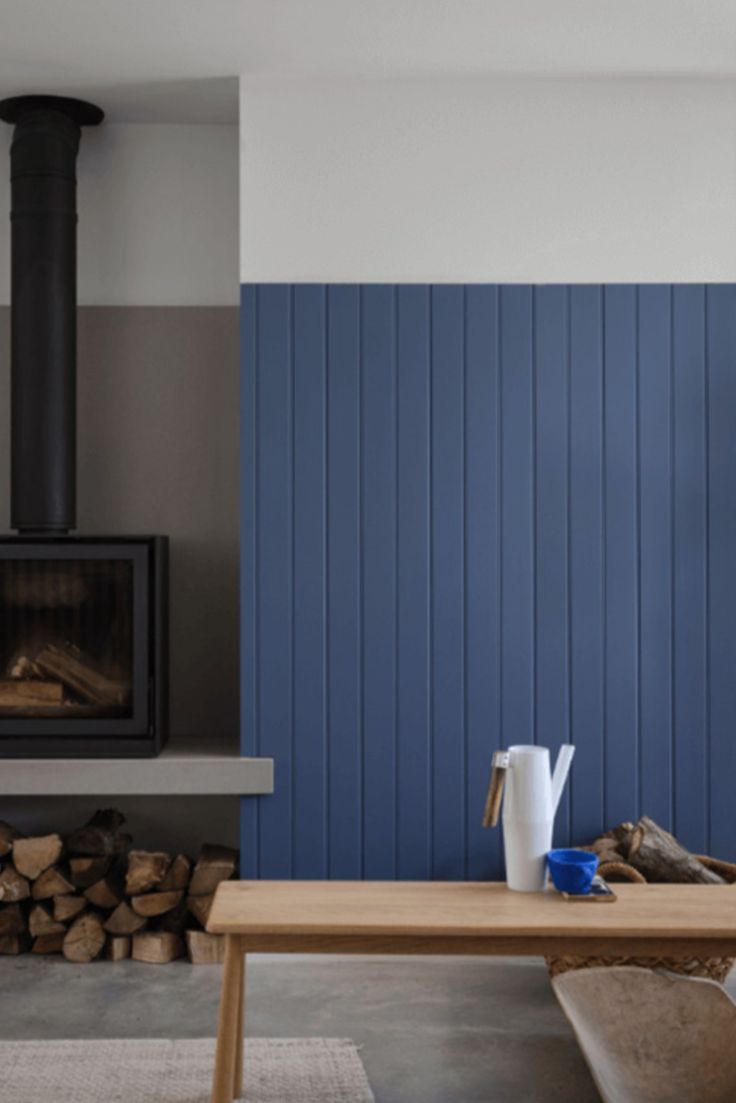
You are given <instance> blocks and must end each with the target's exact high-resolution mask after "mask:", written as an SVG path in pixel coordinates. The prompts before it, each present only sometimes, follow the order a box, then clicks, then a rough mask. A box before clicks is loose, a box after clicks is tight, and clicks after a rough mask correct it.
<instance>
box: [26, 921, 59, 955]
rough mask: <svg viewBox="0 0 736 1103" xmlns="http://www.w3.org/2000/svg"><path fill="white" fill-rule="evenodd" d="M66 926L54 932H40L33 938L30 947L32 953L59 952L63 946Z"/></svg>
mask: <svg viewBox="0 0 736 1103" xmlns="http://www.w3.org/2000/svg"><path fill="white" fill-rule="evenodd" d="M65 938H66V927H62V929H61V930H60V931H57V932H56V934H41V935H39V936H38V938H36V939H34V942H33V946H32V947H31V953H32V954H60V953H61V952H62V950H63V948H64V939H65Z"/></svg>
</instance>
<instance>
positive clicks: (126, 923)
mask: <svg viewBox="0 0 736 1103" xmlns="http://www.w3.org/2000/svg"><path fill="white" fill-rule="evenodd" d="M145 925H146V921H145V919H144V918H143V916H141V915H136V914H135V912H134V911H133V909H132V908H131V907H130V906H129V905H128V904H126V902H125V901H123V902H122V904H118V906H117V908H116V909H115V911H114V912H113V913H112V915H109V916H108V917H107V919H106V920H105V930H106V931H107V932H108V933H109V934H133V933H134V932H135V931H139V930H140V929H141V927H145Z"/></svg>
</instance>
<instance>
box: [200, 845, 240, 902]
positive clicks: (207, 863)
mask: <svg viewBox="0 0 736 1103" xmlns="http://www.w3.org/2000/svg"><path fill="white" fill-rule="evenodd" d="M237 864H238V852H237V850H233V849H232V848H231V847H229V846H212V845H211V844H209V843H207V844H205V845H204V846H203V847H202V849H201V850H200V852H199V857H198V858H197V864H196V865H195V867H194V872H193V873H192V879H191V881H190V882H189V895H190V896H209V894H210V893H212V892H214V891H215V889H216V888H217V886H218V885H219V884H220V882H221V881H227V880H229V879H230V877H232V875H233V873H234V872H235V867H236V866H237Z"/></svg>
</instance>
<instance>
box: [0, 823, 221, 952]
mask: <svg viewBox="0 0 736 1103" xmlns="http://www.w3.org/2000/svg"><path fill="white" fill-rule="evenodd" d="M124 823H125V817H124V816H123V815H122V813H120V812H118V811H117V810H116V809H103V810H101V811H98V812H96V813H95V814H94V816H92V818H91V819H90V820H89V821H88V822H87V823H86V824H85V825H84V826H83V827H80V828H78V829H77V830H76V831H73V832H72V833H71V834H70V835H68V836H67V837H66V838H65V839H62V838H61V836H60V835H58V834H52V835H43V836H35V837H31V838H23V837H22V836H21V835H20V834H19V832H17V831H15V830H14V829H13V828H12V827H11V826H10V825H9V824H5V823H2V822H0V843H1V844H2V845H1V846H0V954H19V953H23V952H25V951H28V950H30V951H31V952H33V953H37V954H63V955H64V957H66V958H67V959H68V960H69V961H74V962H77V963H87V962H91V961H94V960H96V959H99V958H102V957H105V958H107V959H109V960H112V961H119V960H121V959H123V958H126V957H132V958H133V959H134V960H136V961H144V962H150V963H157V964H163V963H166V962H169V961H173V960H175V959H176V958H179V957H182V956H184V954H185V953H186V954H187V955H188V957H189V960H190V961H191V962H192V963H193V964H195V965H199V964H212V963H215V962H220V961H222V960H223V952H224V946H223V941H222V939H221V937H220V936H218V935H211V934H209V933H208V932H207V931H206V930H205V929H204V928H205V926H206V923H207V918H208V916H209V911H210V908H211V906H212V900H213V897H214V892H215V889H216V888H217V885H218V884H219V883H220V882H221V881H226V880H228V879H230V878H231V877H232V876H233V875H234V874H235V871H236V868H237V862H238V854H237V851H235V850H232V849H231V848H229V847H224V846H211V845H205V846H203V847H202V848H201V850H200V853H199V857H198V858H197V861H196V862H195V863H192V862H191V861H190V859H189V858H188V857H187V856H186V855H184V854H178V855H175V856H173V855H170V854H167V853H165V852H163V851H144V850H130V845H131V842H132V840H131V838H130V836H129V835H127V834H125V833H124V832H123V831H122V830H121V829H122V827H123V824H124Z"/></svg>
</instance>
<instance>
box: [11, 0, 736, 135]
mask: <svg viewBox="0 0 736 1103" xmlns="http://www.w3.org/2000/svg"><path fill="white" fill-rule="evenodd" d="M0 28H2V30H1V32H0V94H2V95H6V94H7V95H10V94H16V93H19V92H24V91H55V92H60V93H66V94H83V95H86V96H88V97H89V98H93V99H96V100H98V101H99V102H100V104H101V105H102V106H103V107H104V108H105V109H106V110H107V112H108V117H109V118H110V119H111V120H113V121H115V120H117V121H170V122H234V121H235V119H236V117H237V89H236V87H235V82H234V80H233V78H234V77H236V76H237V75H238V74H239V73H242V74H249V75H253V76H258V75H263V76H266V75H272V76H276V75H278V76H288V75H294V76H297V75H298V76H305V75H322V76H339V75H360V76H368V77H374V76H375V77H381V76H394V77H397V76H398V77H401V76H405V77H412V76H425V77H427V76H429V77H444V76H457V75H463V76H477V75H482V74H489V73H493V74H504V73H506V74H513V73H515V74H520V73H525V74H546V75H549V74H560V75H562V74H575V75H578V76H580V75H590V76H602V75H606V76H611V75H614V76H626V75H637V76H642V75H648V76H690V77H693V76H699V77H702V76H709V77H718V76H734V75H736V0H0Z"/></svg>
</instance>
